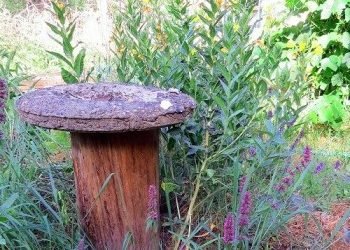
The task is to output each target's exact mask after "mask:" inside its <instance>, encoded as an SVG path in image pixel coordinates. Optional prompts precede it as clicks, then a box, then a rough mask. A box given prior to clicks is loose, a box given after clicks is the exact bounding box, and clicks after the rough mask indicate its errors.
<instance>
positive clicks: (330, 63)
mask: <svg viewBox="0 0 350 250" xmlns="http://www.w3.org/2000/svg"><path fill="white" fill-rule="evenodd" d="M339 65H340V59H339V57H338V56H335V55H332V56H330V57H326V58H324V59H322V60H321V68H322V69H323V70H326V69H327V68H330V69H331V70H333V71H337V69H338V66H339Z"/></svg>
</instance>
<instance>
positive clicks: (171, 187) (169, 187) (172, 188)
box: [161, 182, 178, 193]
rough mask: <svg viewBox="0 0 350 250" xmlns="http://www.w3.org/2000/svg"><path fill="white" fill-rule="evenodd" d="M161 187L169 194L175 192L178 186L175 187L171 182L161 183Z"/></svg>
mask: <svg viewBox="0 0 350 250" xmlns="http://www.w3.org/2000/svg"><path fill="white" fill-rule="evenodd" d="M161 187H162V189H163V190H164V192H166V193H171V192H174V191H175V190H176V188H177V187H178V185H176V184H175V183H172V182H162V184H161Z"/></svg>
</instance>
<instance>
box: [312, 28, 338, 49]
mask: <svg viewBox="0 0 350 250" xmlns="http://www.w3.org/2000/svg"><path fill="white" fill-rule="evenodd" d="M338 39H339V34H338V33H336V32H331V33H328V34H325V35H323V36H320V37H319V38H318V39H317V41H318V42H319V44H320V45H321V46H322V48H323V49H325V48H327V46H328V44H329V43H330V42H331V41H337V40H338Z"/></svg>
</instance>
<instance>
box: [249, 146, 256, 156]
mask: <svg viewBox="0 0 350 250" xmlns="http://www.w3.org/2000/svg"><path fill="white" fill-rule="evenodd" d="M249 155H250V157H254V156H255V155H256V148H254V147H249Z"/></svg>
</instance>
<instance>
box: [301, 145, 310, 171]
mask: <svg viewBox="0 0 350 250" xmlns="http://www.w3.org/2000/svg"><path fill="white" fill-rule="evenodd" d="M311 158H312V152H311V148H310V147H309V146H306V147H305V148H304V152H303V159H302V160H301V164H302V165H303V167H306V166H307V165H308V164H309V163H310V162H311Z"/></svg>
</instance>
